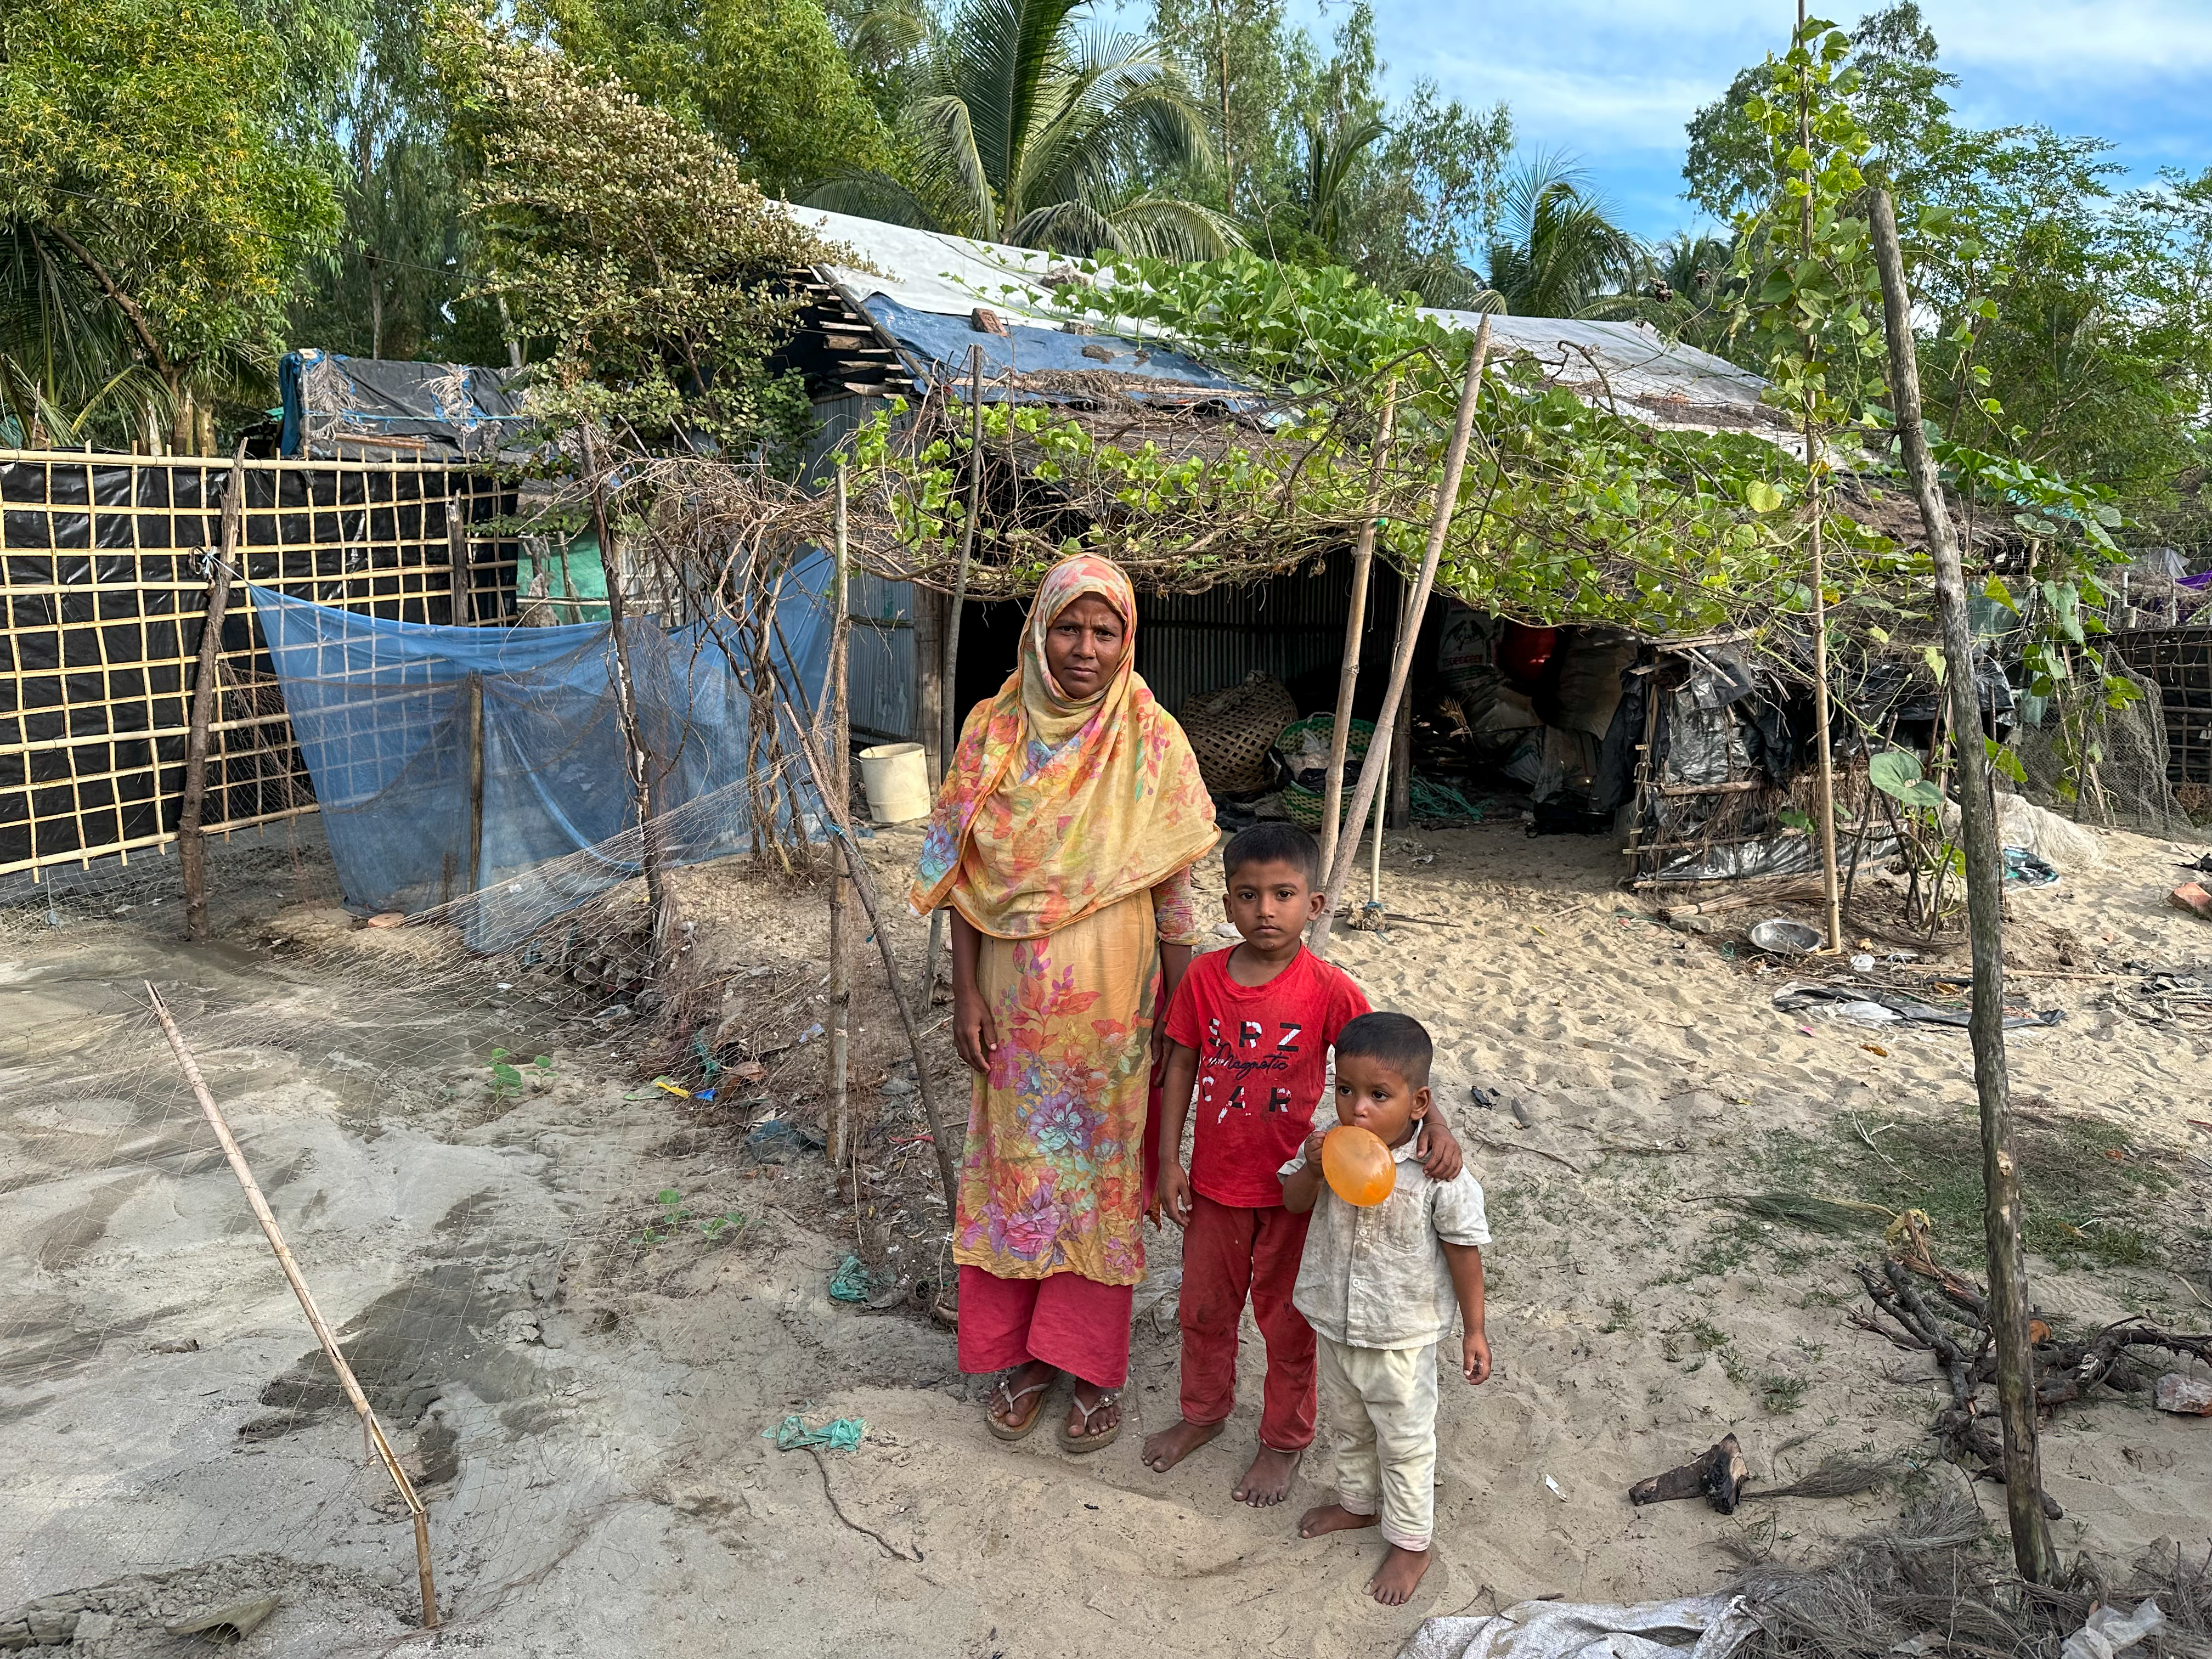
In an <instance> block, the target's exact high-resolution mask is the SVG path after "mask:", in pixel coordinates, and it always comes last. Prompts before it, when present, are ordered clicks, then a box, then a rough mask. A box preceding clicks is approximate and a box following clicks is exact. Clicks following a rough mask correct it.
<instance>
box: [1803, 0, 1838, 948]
mask: <svg viewBox="0 0 2212 1659" xmlns="http://www.w3.org/2000/svg"><path fill="white" fill-rule="evenodd" d="M1804 33H1805V0H1797V36H1798V38H1799V39H1801V40H1802V37H1803V35H1804ZM1812 120H1813V104H1812V94H1811V93H1810V92H1809V91H1808V90H1805V89H1803V85H1802V82H1801V83H1800V90H1799V92H1798V94H1797V147H1798V150H1799V153H1800V154H1802V155H1804V156H1805V157H1806V161H1805V168H1804V172H1803V174H1802V180H1803V184H1804V191H1803V193H1802V195H1801V196H1800V197H1798V199H1797V235H1798V243H1799V246H1800V250H1801V252H1802V257H1803V258H1807V259H1810V258H1812V257H1813V162H1812V159H1811V158H1812V154H1813V151H1812V143H1813V127H1812ZM1805 356H1806V358H1807V360H1808V362H1812V361H1814V350H1813V338H1812V328H1811V325H1807V326H1806V330H1805ZM1817 384H1818V380H1817V378H1816V377H1808V385H1817ZM1813 404H1814V393H1813V392H1810V391H1808V392H1806V394H1805V484H1806V491H1807V495H1808V501H1807V505H1808V507H1810V508H1811V510H1812V523H1811V525H1810V531H1811V541H1812V553H1813V726H1814V738H1813V740H1814V743H1815V744H1817V745H1818V748H1817V749H1816V750H1815V753H1816V754H1817V755H1818V757H1819V759H1820V771H1819V775H1818V777H1817V779H1816V781H1815V783H1814V791H1813V817H1814V820H1815V821H1816V823H1817V826H1818V828H1819V829H1820V892H1821V896H1822V897H1823V898H1824V899H1825V900H1826V908H1827V913H1828V949H1829V950H1830V951H1834V952H1838V953H1840V952H1841V951H1842V950H1843V948H1844V902H1843V894H1842V889H1841V887H1840V885H1839V884H1838V874H1837V870H1836V754H1835V748H1836V743H1835V734H1834V733H1833V732H1832V731H1830V730H1829V725H1830V720H1831V716H1830V714H1829V710H1828V566H1827V549H1826V544H1825V543H1824V542H1823V540H1822V538H1821V534H1820V527H1821V526H1820V513H1821V506H1820V483H1821V479H1822V477H1824V476H1825V473H1826V463H1825V461H1824V460H1823V459H1822V457H1821V453H1820V434H1819V432H1818V430H1817V429H1816V425H1815V422H1814V419H1813Z"/></svg>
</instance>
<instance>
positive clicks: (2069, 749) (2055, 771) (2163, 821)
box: [2012, 662, 2212, 842]
mask: <svg viewBox="0 0 2212 1659" xmlns="http://www.w3.org/2000/svg"><path fill="white" fill-rule="evenodd" d="M2109 672H2110V673H2111V674H2112V677H2113V678H2117V679H2121V680H2124V681H2126V682H2127V683H2129V684H2131V685H2133V686H2134V687H2135V689H2136V693H2137V695H2136V698H2135V700H2134V701H2133V702H2130V703H2129V704H2128V706H2127V707H2126V708H2111V707H2108V706H2107V704H2106V700H2105V699H2104V697H2103V696H2083V695H2081V694H2079V693H2077V692H2075V691H2074V690H2071V689H2070V688H2069V689H2066V690H2063V691H2062V692H2061V694H2060V695H2059V696H2057V697H2055V698H2053V699H2051V701H2050V702H2049V703H2048V704H2047V705H2045V706H2044V707H2043V708H2036V707H2035V705H2034V704H2033V703H2032V702H2027V703H2024V706H2023V709H2022V713H2023V714H2024V715H2025V714H2038V715H2039V719H2037V720H2033V721H2030V720H2026V719H2023V720H2022V722H2021V726H2020V727H2019V729H2018V730H2017V731H2015V732H2014V734H2013V744H2012V746H2013V749H2014V751H2015V753H2016V754H2017V755H2018V756H2019V757H2020V762H2021V768H2022V769H2023V770H2024V771H2025V772H2026V773H2027V781H2025V783H2024V784H2023V785H2022V786H2021V789H2022V793H2025V794H2026V795H2027V797H2028V798H2029V799H2032V800H2033V801H2034V802H2036V804H2037V805H2041V806H2044V807H2047V808H2049V809H2051V811H2057V812H2062V813H2063V814H2065V815H2066V816H2067V817H2072V818H2075V819H2077V820H2079V821H2080V822H2081V823H2094V824H2101V825H2103V826H2104V827H2106V829H2133V830H2136V831H2139V832H2140V833H2142V834H2144V835H2152V836H2168V837H2170V838H2172V839H2175V840H2181V841H2196V842H2203V841H2212V799H2207V800H2205V801H2203V803H2201V804H2198V803H2197V802H2195V801H2194V800H2193V799H2184V798H2183V796H2182V795H2181V793H2180V792H2179V789H2178V788H2177V787H2176V785H2175V783H2174V781H2173V779H2172V753H2173V750H2172V744H2170V742H2169V733H2168V731H2167V728H2166V716H2165V714H2164V712H2163V711H2162V710H2161V708H2160V690H2159V688H2158V687H2157V686H2156V685H2154V684H2152V683H2151V682H2150V681H2149V680H2148V679H2146V678H2143V676H2142V675H2141V674H2138V673H2136V672H2135V671H2132V670H2131V669H2129V668H2126V667H2124V666H2122V665H2119V664H2118V662H2114V663H2113V664H2112V665H2111V667H2110V669H2109ZM2189 787H2190V786H2188V785H2187V784H2183V785H2182V786H2180V788H2181V789H2186V788H2189ZM2192 793H2193V792H2192ZM2191 805H2197V811H2195V813H2194V814H2193V815H2192V813H2191V811H2190V808H2191Z"/></svg>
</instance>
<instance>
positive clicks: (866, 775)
mask: <svg viewBox="0 0 2212 1659" xmlns="http://www.w3.org/2000/svg"><path fill="white" fill-rule="evenodd" d="M860 784H861V787H863V788H865V789H866V791H867V792H868V816H869V817H872V818H873V819H875V821H876V822H877V823H908V822H910V821H911V820H913V819H915V818H926V817H928V816H929V772H928V769H927V766H926V764H925V763H924V762H923V760H922V753H921V744H918V743H886V744H878V745H877V746H876V747H875V748H873V749H863V750H861V751H860Z"/></svg>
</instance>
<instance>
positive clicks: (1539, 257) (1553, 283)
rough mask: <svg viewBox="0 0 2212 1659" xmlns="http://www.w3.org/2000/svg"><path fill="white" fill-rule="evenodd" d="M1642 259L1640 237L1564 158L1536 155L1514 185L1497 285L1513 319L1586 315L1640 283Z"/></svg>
mask: <svg viewBox="0 0 2212 1659" xmlns="http://www.w3.org/2000/svg"><path fill="white" fill-rule="evenodd" d="M1639 257H1640V250H1639V249H1638V246H1637V244H1636V239H1635V238H1634V237H1632V236H1631V235H1630V234H1628V233H1627V232H1626V231H1625V230H1623V229H1621V228H1620V226H1618V225H1616V224H1614V223H1613V219H1612V217H1611V210H1610V209H1608V208H1607V205H1606V204H1605V202H1604V201H1603V200H1602V199H1601V198H1600V197H1596V196H1595V195H1593V194H1591V193H1590V191H1589V175H1588V174H1587V173H1584V172H1583V171H1582V170H1581V169H1580V168H1578V167H1575V166H1574V165H1573V164H1572V163H1571V162H1570V161H1567V160H1566V158H1565V157H1564V156H1561V155H1556V154H1553V155H1537V156H1534V157H1532V158H1531V159H1530V160H1528V161H1525V162H1523V163H1522V166H1521V167H1519V168H1518V169H1517V170H1516V171H1515V173H1513V174H1512V176H1511V177H1510V179H1508V180H1507V182H1506V186H1505V224H1504V236H1503V237H1502V238H1501V239H1500V240H1497V241H1494V242H1492V244H1491V245H1490V287H1491V289H1492V292H1493V293H1494V294H1495V295H1497V298H1498V302H1499V303H1501V304H1502V305H1503V306H1504V308H1505V309H1506V310H1507V311H1509V312H1510V313H1513V314H1514V315H1516V316H1520V317H1580V316H1583V315H1584V314H1586V313H1589V311H1590V310H1591V309H1592V308H1593V307H1595V306H1596V305H1598V303H1599V302H1600V301H1601V300H1604V299H1607V298H1608V297H1611V296H1613V295H1617V294H1618V293H1619V292H1620V289H1621V287H1622V286H1623V285H1624V284H1625V283H1628V282H1630V281H1632V279H1633V277H1634V276H1635V274H1636V270H1637V265H1638V258H1639Z"/></svg>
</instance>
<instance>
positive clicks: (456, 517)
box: [423, 495, 606, 628]
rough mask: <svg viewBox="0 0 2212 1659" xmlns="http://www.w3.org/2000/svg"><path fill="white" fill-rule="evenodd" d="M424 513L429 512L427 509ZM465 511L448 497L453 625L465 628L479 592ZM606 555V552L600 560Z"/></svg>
mask: <svg viewBox="0 0 2212 1659" xmlns="http://www.w3.org/2000/svg"><path fill="white" fill-rule="evenodd" d="M423 511H424V512H425V513H427V512H428V511H429V508H428V507H427V506H426V507H424V508H423ZM466 511H467V510H466V509H465V507H462V505H461V498H460V497H459V495H448V496H447V497H446V559H447V564H448V565H450V566H451V567H452V569H453V604H452V606H451V614H452V616H453V623H454V625H455V626H457V627H461V628H465V627H467V626H468V625H469V624H470V623H473V622H475V621H476V619H477V605H476V590H475V587H474V586H473V585H472V582H471V571H470V569H469V531H468V520H467V516H466ZM605 556H606V555H605V550H604V549H602V550H601V552H600V557H601V558H602V559H604V558H605Z"/></svg>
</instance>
